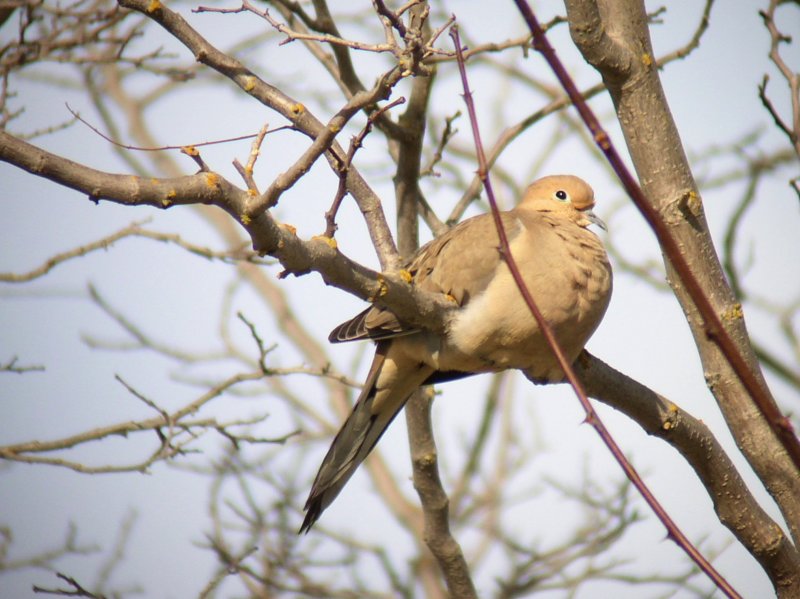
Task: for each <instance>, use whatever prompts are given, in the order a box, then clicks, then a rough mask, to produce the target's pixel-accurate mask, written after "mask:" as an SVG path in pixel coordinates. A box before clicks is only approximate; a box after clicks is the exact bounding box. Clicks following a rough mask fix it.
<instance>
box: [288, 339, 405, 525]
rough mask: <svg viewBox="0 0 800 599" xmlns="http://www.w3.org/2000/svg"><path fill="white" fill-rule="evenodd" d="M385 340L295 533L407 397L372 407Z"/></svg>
mask: <svg viewBox="0 0 800 599" xmlns="http://www.w3.org/2000/svg"><path fill="white" fill-rule="evenodd" d="M388 348H389V342H385V341H384V342H379V343H378V347H377V350H376V352H375V358H374V360H373V361H372V366H371V367H370V371H369V375H368V376H367V380H366V382H365V383H364V388H363V389H362V391H361V395H359V397H358V400H357V401H356V404H355V406H354V407H353V411H352V412H351V413H350V416H348V418H347V420H346V421H345V423H344V424H343V425H342V428H341V429H340V430H339V432H338V433H337V434H336V437H335V438H334V440H333V443H332V444H331V447H330V449H329V450H328V453H327V454H326V455H325V459H324V460H322V465H321V466H320V468H319V472H318V473H317V477H316V479H315V480H314V484H313V485H312V487H311V492H310V493H309V496H308V500H307V501H306V505H305V510H306V517H305V519H304V520H303V525H302V526H301V527H300V530H299V531H298V532H299V533H303V532H308V531H309V530H310V529H311V527H312V526H313V525H314V523H315V522H316V521H317V520H318V519H319V517H320V515H322V512H323V511H324V510H325V509H326V508H327V507H328V506H329V505H330V504H331V502H333V500H334V499H335V498H336V496H337V495H338V494H339V492H340V491H341V490H342V488H343V487H344V486H345V484H346V483H347V481H348V480H350V477H351V476H352V475H353V473H354V472H355V471H356V469H357V468H358V466H359V465H360V464H361V462H363V461H364V458H366V457H367V455H368V454H369V452H370V451H372V448H373V447H375V444H376V443H377V442H378V440H379V439H380V438H381V435H383V432H384V431H385V430H386V428H387V427H388V426H389V424H391V422H392V420H394V417H395V416H397V413H398V412H399V411H400V410H401V409H402V407H403V405H404V404H405V400H406V399H407V397H404V398H401V400H400V401H397V402H396V404H397V405H391V406H389V409H382V410H380V411H379V412H378V413H375V412H374V410H373V402H374V399H375V394H376V391H377V385H376V383H377V380H378V376H379V375H380V372H381V368H382V367H383V364H384V361H385V358H386V352H387V350H388Z"/></svg>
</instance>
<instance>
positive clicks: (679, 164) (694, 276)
mask: <svg viewBox="0 0 800 599" xmlns="http://www.w3.org/2000/svg"><path fill="white" fill-rule="evenodd" d="M567 12H568V14H569V15H570V27H571V29H575V30H577V31H579V32H583V31H586V30H589V29H592V28H596V27H601V28H603V29H604V30H610V33H613V35H614V38H615V40H616V42H617V43H616V44H615V45H614V47H613V51H614V52H615V53H616V54H615V55H614V56H612V57H609V56H607V55H606V53H607V52H609V51H611V50H610V47H609V46H608V45H607V44H603V43H599V44H593V43H592V41H593V40H594V39H595V38H596V37H597V36H596V35H595V36H586V35H583V34H581V35H576V36H575V41H576V43H577V44H578V47H579V49H580V50H581V52H582V53H583V55H584V57H585V58H586V60H587V61H589V62H590V63H591V64H593V65H595V66H596V67H597V68H598V69H600V72H601V74H602V75H603V78H604V80H605V82H606V85H607V87H608V89H609V92H610V94H611V97H612V99H613V101H614V104H615V106H616V108H617V113H618V117H619V122H620V124H621V126H622V130H623V133H624V135H625V138H626V141H627V145H628V149H629V150H630V153H631V157H632V159H633V163H634V165H635V167H636V171H637V173H638V175H639V180H640V181H641V186H642V189H643V191H644V195H645V196H646V198H647V199H646V200H644V201H643V202H642V203H641V205H640V204H638V203H637V206H639V208H640V210H641V211H642V212H643V213H644V214H646V215H648V223H649V224H651V226H653V227H654V230H655V231H656V233H657V236H658V239H659V243H660V244H661V245H662V248H663V249H664V252H665V262H666V265H667V272H668V275H669V279H670V283H671V285H672V286H673V289H674V292H675V294H676V297H677V298H678V300H679V301H680V303H681V305H682V307H683V309H684V312H685V313H686V315H687V320H688V322H689V325H690V327H691V330H692V332H693V334H694V337H695V342H696V344H697V347H698V349H699V351H700V356H701V360H702V362H703V366H704V371H705V373H706V380H707V383H708V385H709V387H710V388H711V390H712V392H713V393H714V395H715V397H716V398H717V402H718V404H719V405H720V408H721V410H722V412H723V414H724V416H725V419H726V421H727V422H728V426H729V427H730V429H731V432H732V433H733V435H734V438H735V439H736V441H737V443H738V445H739V447H740V448H741V449H742V451H743V453H744V454H745V456H746V457H747V459H748V461H749V462H750V464H751V465H752V466H753V468H754V469H755V471H756V472H757V473H758V475H759V477H760V478H761V479H762V481H763V482H764V483H765V485H766V486H767V488H768V490H769V491H770V493H771V494H772V495H773V497H774V498H775V500H776V501H777V503H778V504H779V506H780V507H781V510H782V512H783V514H784V517H785V518H786V521H787V523H788V524H789V526H790V528H791V530H792V535H793V537H794V539H795V541H797V540H798V539H800V476H798V469H797V467H796V465H795V463H794V462H793V457H794V458H797V456H796V455H795V454H794V453H791V454H790V450H792V451H794V448H796V447H797V439H796V438H795V437H794V436H793V435H792V433H791V429H790V427H789V428H787V426H788V422H786V421H784V420H782V419H781V417H780V412H779V411H778V410H777V407H776V405H775V402H774V399H773V398H772V396H771V394H770V393H769V390H768V389H767V387H766V384H765V382H764V380H763V376H762V374H761V371H760V368H759V365H758V361H757V359H756V357H755V355H754V353H753V351H752V347H751V345H750V343H749V339H748V335H747V331H746V328H745V325H744V319H743V318H742V311H741V306H740V305H739V304H738V303H737V302H736V299H735V297H734V296H733V294H732V293H731V290H730V288H729V287H728V285H727V284H726V282H725V278H724V275H723V273H722V269H721V266H720V264H719V260H718V258H717V254H716V252H715V250H714V246H713V243H712V240H711V238H710V235H709V231H708V225H707V223H706V221H705V216H704V214H703V208H702V202H701V201H700V196H699V194H698V191H697V186H696V184H695V182H694V179H693V177H692V173H691V170H690V168H689V165H688V161H687V159H686V156H685V154H684V152H683V146H682V144H681V140H680V136H679V135H678V131H677V127H676V126H675V123H674V121H673V120H672V117H671V114H670V111H669V106H668V104H667V101H666V98H665V96H664V92H663V89H662V87H661V83H660V80H659V77H658V72H657V70H656V69H655V68H654V65H653V61H652V56H653V50H652V47H651V44H650V39H649V31H648V28H647V15H646V13H645V9H644V6H643V3H642V2H641V1H640V0H615V1H613V2H612V1H606V2H601V3H596V2H595V1H594V0H568V1H567ZM598 15H599V18H600V21H598V19H597V17H598ZM612 28H613V30H612ZM621 40H625V44H626V45H624V46H623V45H622V42H621ZM609 63H613V64H616V65H621V64H627V65H629V66H630V68H629V70H627V71H625V70H620V69H617V68H614V69H611V68H608V67H607V65H608V64H609ZM633 185H634V186H635V182H633ZM626 187H628V186H627V185H626ZM673 266H675V267H676V268H677V267H678V266H680V274H678V273H677V272H676V270H675V268H673ZM698 289H699V291H698ZM700 308H702V312H701V310H700ZM715 323H720V324H719V325H717V324H715ZM740 362H741V364H740ZM733 364H737V365H738V367H736V368H735V367H734V366H733ZM756 399H758V404H757V403H756ZM781 441H783V443H782V442H781Z"/></svg>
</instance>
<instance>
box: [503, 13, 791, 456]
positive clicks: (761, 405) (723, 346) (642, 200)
mask: <svg viewBox="0 0 800 599" xmlns="http://www.w3.org/2000/svg"><path fill="white" fill-rule="evenodd" d="M514 2H515V3H516V5H517V8H519V11H520V12H521V13H522V16H523V18H524V19H525V22H526V23H527V24H528V27H529V28H530V30H531V33H532V34H533V40H534V41H533V44H534V47H535V48H536V49H537V50H538V51H539V52H541V53H542V55H543V56H544V57H545V59H546V60H547V63H548V64H549V65H550V68H551V69H552V70H553V72H554V73H555V75H556V77H557V78H558V80H559V82H560V83H561V86H562V87H563V88H564V91H566V92H567V95H568V96H569V98H570V100H571V101H572V104H573V105H574V106H575V108H576V109H577V111H578V113H579V114H580V116H581V118H582V119H583V122H584V123H585V124H586V126H587V127H588V128H589V131H590V132H591V133H592V137H593V138H594V141H595V143H596V144H597V146H598V147H599V148H600V150H601V151H602V152H603V154H605V156H606V158H607V159H608V161H609V163H610V164H611V166H612V167H613V169H614V172H616V173H617V176H618V177H619V179H620V181H621V182H622V185H623V187H625V191H626V192H627V193H628V195H629V196H630V198H631V199H632V200H633V203H634V204H635V205H636V207H637V208H638V209H639V212H640V213H641V215H642V216H643V217H644V219H645V221H647V224H648V225H650V228H651V229H652V230H653V233H655V235H656V239H658V243H659V245H660V246H661V248H662V249H663V251H664V253H665V254H666V255H667V256H668V258H669V261H670V263H671V264H672V267H673V268H674V269H675V272H676V273H677V274H678V277H679V278H680V280H681V283H683V286H684V287H685V288H686V290H687V291H688V292H689V296H690V297H691V298H692V301H693V302H694V305H695V306H696V307H697V310H698V311H699V312H700V315H701V316H702V318H703V321H704V322H705V327H706V335H708V337H709V339H711V340H712V341H714V343H716V344H717V346H718V347H719V348H720V350H721V351H722V354H723V355H724V356H725V359H726V360H727V361H728V364H730V366H731V368H732V369H733V371H734V372H735V373H736V376H737V377H738V378H739V380H740V381H741V383H742V385H743V386H744V388H745V389H746V390H747V393H748V394H749V395H750V397H751V398H752V399H753V402H754V403H755V404H756V405H757V406H758V409H759V410H760V411H761V413H762V415H763V416H764V418H765V419H766V420H767V422H768V423H769V426H770V428H771V429H772V430H773V432H774V433H775V435H776V436H777V437H778V439H779V440H780V442H781V444H782V445H783V447H784V448H785V449H786V452H787V453H788V454H789V456H790V457H791V459H792V461H793V462H794V464H795V466H797V468H798V469H799V470H800V440H798V438H797V436H796V435H795V433H794V429H793V427H792V424H791V422H790V421H789V419H788V418H787V417H786V416H784V415H783V414H782V413H781V411H780V409H779V408H778V405H777V404H776V403H775V400H774V399H773V398H772V396H771V395H770V392H769V390H768V389H766V388H765V387H764V386H763V385H762V384H761V382H760V381H759V380H758V378H757V377H756V375H755V373H754V372H753V370H752V369H751V368H750V367H749V366H748V364H747V360H745V358H744V356H743V355H742V352H741V351H739V348H738V347H737V346H736V343H735V342H734V341H733V339H732V338H731V336H730V335H729V334H728V331H727V330H726V329H725V327H724V326H723V324H722V321H721V320H720V318H719V316H718V315H717V313H716V311H715V310H714V307H713V306H712V305H711V301H710V300H709V299H708V297H707V296H706V294H705V292H704V291H703V287H702V285H701V284H700V282H699V281H698V280H697V277H696V276H695V275H694V273H693V272H692V270H691V268H690V267H689V263H688V262H687V261H686V259H685V258H684V257H683V254H681V251H680V248H679V247H678V243H677V242H676V241H675V238H674V237H673V236H672V235H671V234H670V232H669V229H668V227H667V225H666V223H665V222H664V220H663V219H662V217H661V215H660V214H659V213H658V211H657V210H656V209H655V208H654V207H653V205H652V204H651V203H650V202H648V200H647V198H646V197H645V195H644V192H643V191H642V188H641V187H640V186H639V184H638V183H637V181H636V179H635V178H634V177H633V175H632V174H631V172H630V171H629V170H628V168H627V167H626V166H625V163H624V162H623V160H622V158H621V157H620V155H619V153H618V152H617V150H616V149H615V148H614V146H613V145H612V143H611V139H610V138H609V137H608V134H607V133H606V132H605V131H604V130H603V128H602V127H601V126H600V122H599V121H598V120H597V117H596V116H595V115H594V113H593V112H592V110H591V108H589V106H588V104H586V102H585V101H584V99H583V96H582V95H581V93H580V91H578V88H577V87H576V86H575V83H574V82H573V81H572V78H571V77H570V76H569V73H567V70H566V69H565V68H564V65H563V64H562V63H561V61H560V60H559V59H558V56H556V52H555V50H554V49H553V47H552V46H551V45H550V42H548V41H547V36H546V35H545V33H544V31H543V30H542V28H541V26H540V25H539V22H538V20H537V19H536V16H535V15H534V14H533V11H532V10H531V8H530V6H528V3H527V2H526V1H525V0H514Z"/></svg>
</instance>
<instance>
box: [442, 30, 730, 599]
mask: <svg viewBox="0 0 800 599" xmlns="http://www.w3.org/2000/svg"><path fill="white" fill-rule="evenodd" d="M450 36H451V37H452V38H453V42H454V43H455V46H456V56H457V58H458V69H459V72H460V73H461V83H462V85H463V87H464V102H465V103H466V105H467V112H468V113H469V119H470V123H471V125H472V134H473V136H474V138H475V150H476V152H477V156H478V177H479V178H480V180H481V182H482V183H483V185H484V187H485V188H486V195H487V197H488V199H489V205H490V206H491V209H492V216H493V217H494V222H495V226H496V227H497V234H498V236H499V237H500V252H501V253H502V255H503V259H504V260H505V262H506V264H507V265H508V269H509V271H510V272H511V275H512V276H513V277H514V281H515V283H516V284H517V287H518V288H519V290H520V293H522V297H523V298H524V299H525V303H527V305H528V307H529V308H530V310H531V313H532V314H533V317H534V318H535V319H536V322H537V324H538V325H539V329H540V330H541V332H542V334H543V335H544V337H545V339H546V340H547V344H548V345H549V346H550V348H551V349H552V350H553V353H554V354H555V356H556V359H557V360H558V363H559V366H560V367H561V369H562V370H563V371H564V374H565V375H566V377H567V380H568V381H569V384H570V385H571V386H572V388H573V390H574V391H575V395H577V396H578V400H579V401H580V402H581V405H582V406H583V409H584V411H585V412H586V419H585V422H587V423H589V424H590V425H591V426H592V427H593V428H594V429H595V431H597V434H598V435H600V438H601V439H602V440H603V443H605V444H606V447H608V449H609V451H610V452H611V454H612V455H613V456H614V459H615V460H616V461H617V463H618V464H619V465H620V467H621V468H622V470H623V471H624V472H625V474H626V475H627V477H628V479H630V481H631V482H632V483H633V485H634V486H635V487H636V489H637V490H638V491H639V493H640V494H641V495H642V497H643V498H644V500H645V501H646V502H647V504H648V505H649V506H650V508H651V509H652V510H653V512H655V514H656V516H657V517H658V519H659V520H661V522H662V523H663V524H664V526H665V527H666V529H667V536H668V537H669V538H670V539H672V540H673V541H675V542H676V543H677V544H678V546H679V547H681V549H683V550H684V551H685V552H686V554H687V555H688V556H689V557H690V558H691V559H692V560H693V561H694V562H695V563H696V564H697V566H698V567H699V568H700V569H701V570H702V571H703V572H705V573H706V574H707V575H708V576H709V578H711V580H712V581H714V584H716V585H717V587H718V588H719V589H721V590H722V592H724V593H725V594H726V595H727V596H728V597H732V598H738V597H740V595H739V594H738V593H737V592H736V591H735V590H734V589H733V587H732V586H730V584H728V582H727V581H726V580H725V578H723V577H722V575H721V574H720V573H719V572H717V571H716V570H715V569H714V567H713V566H712V565H711V564H710V563H709V562H708V560H706V558H705V557H703V555H702V554H701V553H700V552H699V551H698V550H697V548H696V547H695V546H694V545H693V544H692V542H691V541H690V540H689V539H688V538H687V537H686V535H684V534H683V532H681V530H680V528H678V525H677V524H675V522H674V521H673V520H672V518H671V517H670V516H669V514H668V513H667V512H666V510H665V509H664V507H663V506H662V505H661V504H660V503H659V501H658V500H657V499H656V497H655V495H653V493H652V492H651V491H650V489H649V488H648V487H647V485H646V484H645V483H644V481H643V480H642V478H641V477H640V476H639V473H638V472H637V471H636V469H635V468H634V467H633V465H632V464H631V463H630V462H629V461H628V459H627V458H626V457H625V455H624V454H623V453H622V450H621V449H620V447H619V445H617V443H616V441H614V438H613V437H612V436H611V433H609V432H608V429H607V428H606V426H605V425H604V424H603V422H602V421H601V420H600V417H599V416H598V414H597V412H595V410H594V408H593V407H592V404H591V402H590V401H589V397H588V396H587V395H586V391H585V390H584V388H583V385H582V384H581V382H580V381H579V380H578V377H577V375H576V374H575V370H574V369H573V368H572V364H571V363H570V361H569V360H568V359H567V357H566V356H565V355H564V352H563V350H562V349H561V347H560V346H559V344H558V341H557V340H556V337H555V334H554V333H553V330H552V328H551V327H550V325H549V324H548V323H547V321H546V320H545V319H544V316H543V315H542V313H541V312H540V311H539V308H538V307H537V305H536V302H535V301H534V299H533V297H532V296H531V293H530V290H529V289H528V288H527V286H526V285H525V281H524V280H523V278H522V275H521V274H520V272H519V268H518V267H517V264H516V261H515V260H514V257H513V256H512V255H511V249H510V247H509V245H508V238H507V237H506V232H505V229H504V228H503V222H502V220H501V219H500V211H499V209H498V208H497V202H496V201H495V198H494V191H493V189H492V183H491V180H490V179H489V173H488V169H487V162H486V155H485V154H484V151H483V143H482V142H481V136H480V131H479V130H478V119H477V116H476V114H475V104H474V102H473V100H472V92H471V91H470V89H469V82H468V80H467V72H466V68H465V67H464V55H463V52H462V48H461V40H460V38H459V35H458V27H457V26H455V25H454V26H453V27H452V28H451V29H450Z"/></svg>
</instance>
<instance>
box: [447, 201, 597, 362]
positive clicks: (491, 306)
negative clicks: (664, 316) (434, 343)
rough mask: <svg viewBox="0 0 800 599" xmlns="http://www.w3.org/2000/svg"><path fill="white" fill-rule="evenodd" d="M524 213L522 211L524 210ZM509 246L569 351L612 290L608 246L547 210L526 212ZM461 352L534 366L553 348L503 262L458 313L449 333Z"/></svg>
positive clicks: (578, 345) (574, 350)
mask: <svg viewBox="0 0 800 599" xmlns="http://www.w3.org/2000/svg"><path fill="white" fill-rule="evenodd" d="M521 218H524V215H523V216H521ZM525 221H526V222H524V227H520V228H519V229H518V231H520V232H519V233H518V234H517V235H515V236H514V237H513V238H512V239H511V240H510V247H511V253H512V255H513V256H514V259H515V261H516V263H517V266H518V268H519V270H520V272H521V273H522V276H523V279H524V280H525V284H526V286H527V287H528V289H529V291H530V292H531V295H532V296H533V299H534V301H535V302H536V305H537V307H538V308H539V310H540V311H541V312H542V315H543V316H544V318H545V320H546V321H547V322H548V323H549V324H550V326H552V327H553V329H554V331H555V333H556V337H557V338H558V339H559V342H560V343H561V344H562V346H563V348H564V350H565V352H566V353H567V356H568V357H569V358H570V359H574V358H575V357H577V354H578V353H579V352H580V350H581V349H582V348H583V346H584V344H585V343H586V341H587V340H588V338H589V336H591V334H592V333H593V332H594V329H595V328H596V327H597V325H598V323H599V322H600V319H601V318H602V316H603V314H604V312H605V309H606V307H607V306H608V299H609V296H610V290H611V270H610V267H609V265H608V260H607V257H606V253H605V250H604V248H603V245H602V243H601V242H600V240H599V239H598V238H597V236H596V235H595V234H594V233H592V232H591V231H589V230H587V229H585V228H583V227H580V226H578V225H577V224H574V223H573V222H571V221H566V222H565V221H564V219H558V218H556V217H553V216H550V215H549V214H538V215H536V217H535V218H533V219H528V218H525ZM448 341H449V344H451V346H453V347H454V348H455V349H457V350H458V351H459V352H460V353H463V354H466V355H470V356H474V357H480V358H481V359H482V360H485V361H487V362H489V363H490V364H492V365H495V366H497V367H501V368H523V369H526V368H530V367H531V365H532V364H535V363H541V362H542V353H543V352H544V353H546V354H547V355H548V357H549V356H550V354H551V352H550V350H549V349H548V348H547V346H546V341H545V340H544V338H543V336H542V334H541V331H540V330H539V326H538V325H537V323H536V321H535V319H534V317H533V315H532V314H531V312H530V309H529V308H528V306H527V304H526V303H525V301H524V299H523V297H522V294H521V292H520V291H519V289H518V288H517V285H516V283H515V282H514V279H513V277H512V275H511V272H510V271H509V269H508V267H507V266H506V264H505V262H501V263H499V264H498V266H497V270H496V273H495V276H494V277H492V279H491V282H490V283H489V284H488V285H487V286H486V288H485V289H484V291H483V292H482V293H481V294H480V295H478V296H476V297H474V298H472V299H471V301H470V302H469V303H468V304H467V305H466V306H465V307H464V309H463V310H462V312H461V314H460V315H459V316H458V317H456V319H455V320H454V322H453V324H452V326H451V328H450V334H449V335H448Z"/></svg>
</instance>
